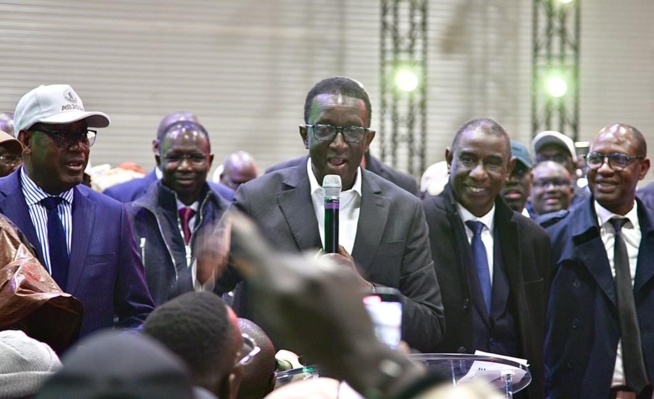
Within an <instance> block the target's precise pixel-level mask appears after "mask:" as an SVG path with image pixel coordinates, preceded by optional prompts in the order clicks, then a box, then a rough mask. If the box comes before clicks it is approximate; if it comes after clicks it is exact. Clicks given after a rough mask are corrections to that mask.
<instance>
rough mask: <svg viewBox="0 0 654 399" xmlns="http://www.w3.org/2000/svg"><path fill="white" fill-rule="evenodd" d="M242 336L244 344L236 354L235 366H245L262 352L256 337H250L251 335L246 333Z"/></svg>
mask: <svg viewBox="0 0 654 399" xmlns="http://www.w3.org/2000/svg"><path fill="white" fill-rule="evenodd" d="M241 336H242V337H243V346H242V347H241V349H240V350H239V351H238V353H237V354H236V362H235V363H234V367H238V366H245V365H246V364H248V363H250V362H251V361H252V359H253V358H254V357H255V356H256V355H257V353H259V352H261V348H259V347H258V346H257V343H256V342H255V341H254V339H252V338H250V336H249V335H247V334H245V333H243V334H241Z"/></svg>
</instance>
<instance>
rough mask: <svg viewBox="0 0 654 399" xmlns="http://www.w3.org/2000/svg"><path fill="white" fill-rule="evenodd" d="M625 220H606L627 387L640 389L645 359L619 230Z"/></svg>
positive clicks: (624, 249)
mask: <svg viewBox="0 0 654 399" xmlns="http://www.w3.org/2000/svg"><path fill="white" fill-rule="evenodd" d="M627 221H628V220H627V219H622V218H612V219H611V220H609V222H610V223H611V224H612V225H613V229H614V230H615V245H614V251H615V252H614V255H613V256H614V257H613V262H614V265H615V290H616V292H617V296H618V316H619V319H620V336H621V337H622V364H623V367H624V375H625V379H626V381H627V386H628V387H629V388H631V389H633V390H635V391H636V392H640V391H642V390H643V388H645V387H646V386H647V385H648V384H649V382H648V380H647V372H646V371H645V361H644V359H643V350H642V345H641V342H640V329H639V328H638V318H637V316H636V304H635V302H634V289H633V285H632V284H631V271H630V268H629V255H628V253H627V245H626V244H625V242H624V238H622V233H621V229H622V226H624V224H625V223H627Z"/></svg>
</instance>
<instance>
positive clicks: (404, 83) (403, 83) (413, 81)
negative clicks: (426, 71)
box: [395, 67, 420, 92]
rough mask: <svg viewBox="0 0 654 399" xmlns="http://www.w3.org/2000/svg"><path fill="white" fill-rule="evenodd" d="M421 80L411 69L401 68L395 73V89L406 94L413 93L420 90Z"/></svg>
mask: <svg viewBox="0 0 654 399" xmlns="http://www.w3.org/2000/svg"><path fill="white" fill-rule="evenodd" d="M419 84H420V79H419V78H418V75H417V74H416V72H415V71H414V70H413V69H412V68H409V67H401V68H399V69H398V70H397V72H395V87H397V88H398V89H399V90H401V91H404V92H412V91H414V90H415V89H417V88H418V85H419Z"/></svg>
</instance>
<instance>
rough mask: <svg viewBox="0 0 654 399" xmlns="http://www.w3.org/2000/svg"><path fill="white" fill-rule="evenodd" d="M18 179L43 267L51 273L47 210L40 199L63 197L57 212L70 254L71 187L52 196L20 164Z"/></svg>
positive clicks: (71, 221) (71, 232) (71, 231)
mask: <svg viewBox="0 0 654 399" xmlns="http://www.w3.org/2000/svg"><path fill="white" fill-rule="evenodd" d="M20 181H21V185H22V190H23V196H24V197H25V202H26V203H27V209H28V210H29V214H30V219H31V220H32V224H33V225H34V229H35V230H36V236H37V238H38V239H39V244H41V249H42V250H43V261H44V265H43V266H45V268H46V269H48V272H49V273H50V274H52V269H51V267H50V246H49V245H48V210H47V209H46V208H45V206H43V205H41V200H43V199H44V198H47V197H61V198H63V199H64V200H63V201H61V203H60V204H59V206H57V213H58V214H59V219H61V224H62V225H63V227H64V233H65V234H66V246H67V247H68V253H69V254H70V247H71V242H72V236H73V229H72V226H73V198H74V195H73V189H72V188H71V189H70V190H68V191H64V192H62V193H59V194H57V195H54V196H53V195H50V194H48V193H46V192H45V191H43V189H41V187H39V186H38V185H37V184H36V183H34V181H33V180H32V179H30V178H29V176H27V173H26V172H25V167H24V166H21V168H20Z"/></svg>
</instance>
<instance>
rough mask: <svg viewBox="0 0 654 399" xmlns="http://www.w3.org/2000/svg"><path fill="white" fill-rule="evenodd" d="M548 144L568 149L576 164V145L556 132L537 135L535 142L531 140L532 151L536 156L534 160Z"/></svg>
mask: <svg viewBox="0 0 654 399" xmlns="http://www.w3.org/2000/svg"><path fill="white" fill-rule="evenodd" d="M546 144H558V145H560V146H562V147H563V148H566V149H567V150H568V152H569V153H570V156H571V157H572V160H573V161H575V162H576V161H577V150H576V149H575V143H574V142H573V141H572V139H571V138H570V137H568V136H566V135H565V134H563V133H559V132H557V131H555V130H546V131H544V132H540V133H538V134H537V135H536V137H534V139H533V140H531V150H532V153H533V154H534V158H535V157H536V154H537V153H538V151H539V150H540V149H541V147H543V146H544V145H546Z"/></svg>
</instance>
